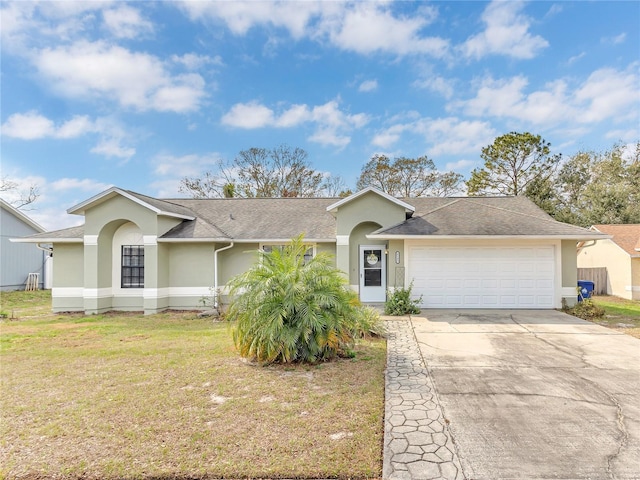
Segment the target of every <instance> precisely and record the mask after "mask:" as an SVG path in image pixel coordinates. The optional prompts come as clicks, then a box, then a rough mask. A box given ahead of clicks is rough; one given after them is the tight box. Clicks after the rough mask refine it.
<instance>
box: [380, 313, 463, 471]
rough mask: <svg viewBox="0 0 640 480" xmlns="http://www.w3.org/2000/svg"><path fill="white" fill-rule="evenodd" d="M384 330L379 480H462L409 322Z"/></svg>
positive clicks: (390, 323)
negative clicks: (383, 413) (382, 440)
mask: <svg viewBox="0 0 640 480" xmlns="http://www.w3.org/2000/svg"><path fill="white" fill-rule="evenodd" d="M386 325H387V369H386V374H385V422H384V424H385V426H384V452H383V468H382V478H383V479H384V480H410V479H420V480H464V479H465V476H464V473H463V471H462V467H461V465H460V460H459V459H458V455H457V452H456V448H455V444H454V443H453V439H452V437H451V434H450V432H449V429H448V427H447V424H446V421H445V419H444V415H443V413H442V407H441V406H440V404H439V402H438V398H437V396H436V393H435V389H434V386H433V381H432V379H431V376H430V375H429V371H428V370H427V368H426V365H425V363H424V360H423V358H422V355H421V353H420V348H419V346H418V342H417V340H416V338H415V335H414V332H413V326H412V324H411V320H410V318H406V317H391V318H388V319H386Z"/></svg>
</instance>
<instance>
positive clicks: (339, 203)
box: [327, 187, 415, 213]
mask: <svg viewBox="0 0 640 480" xmlns="http://www.w3.org/2000/svg"><path fill="white" fill-rule="evenodd" d="M369 192H372V193H375V194H376V195H379V196H381V197H382V198H384V199H386V200H388V201H390V202H392V203H395V204H396V205H399V206H401V207H403V208H404V209H405V211H406V212H414V211H415V207H413V206H412V205H409V204H408V203H406V202H404V201H402V200H400V199H399V198H396V197H392V196H391V195H389V194H388V193H385V192H383V191H381V190H378V189H377V188H374V187H367V188H365V189H363V190H360V191H359V192H356V193H354V194H353V195H349V196H348V197H346V198H343V199H342V200H339V201H337V202H335V203H332V204H331V205H329V206H328V207H327V212H331V213H335V212H337V211H338V208H340V207H341V206H342V205H345V204H346V203H349V202H352V201H353V200H356V199H357V198H360V197H362V196H363V195H366V194H367V193H369Z"/></svg>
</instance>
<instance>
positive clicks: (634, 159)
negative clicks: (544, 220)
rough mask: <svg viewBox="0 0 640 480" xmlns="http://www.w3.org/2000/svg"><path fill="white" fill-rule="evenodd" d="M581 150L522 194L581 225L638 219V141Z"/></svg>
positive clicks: (550, 212) (639, 189) (639, 207)
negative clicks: (602, 148)
mask: <svg viewBox="0 0 640 480" xmlns="http://www.w3.org/2000/svg"><path fill="white" fill-rule="evenodd" d="M629 148H630V147H624V146H620V145H614V146H613V148H611V149H610V150H607V151H605V152H602V153H596V152H589V151H581V152H578V153H576V154H575V155H573V156H571V157H570V158H569V159H568V160H567V161H566V162H565V163H564V164H563V165H562V167H561V168H560V170H559V171H558V172H557V173H556V174H555V175H554V176H552V177H549V178H547V179H536V180H534V181H532V182H531V183H530V184H529V186H528V187H527V193H526V195H527V196H529V197H530V198H531V199H532V200H533V201H534V202H535V203H536V204H537V205H538V206H540V207H541V208H543V209H544V210H545V211H547V212H548V213H549V214H550V215H552V216H553V217H554V218H555V219H556V220H559V221H561V222H567V223H572V224H575V225H581V226H585V227H587V226H590V225H593V224H600V223H638V222H640V144H638V145H636V146H635V151H634V152H630V151H629Z"/></svg>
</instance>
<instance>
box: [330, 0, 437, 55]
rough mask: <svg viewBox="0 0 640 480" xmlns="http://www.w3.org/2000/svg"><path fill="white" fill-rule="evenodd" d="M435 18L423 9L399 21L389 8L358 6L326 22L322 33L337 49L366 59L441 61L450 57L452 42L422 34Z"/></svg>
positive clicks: (346, 9) (368, 4) (370, 5)
mask: <svg viewBox="0 0 640 480" xmlns="http://www.w3.org/2000/svg"><path fill="white" fill-rule="evenodd" d="M435 17H436V10H435V9H433V8H423V9H421V12H420V14H417V15H415V16H410V17H409V16H400V17H396V16H395V15H394V14H393V12H392V11H391V8H389V6H388V5H385V4H382V3H365V2H358V3H355V4H352V5H350V6H349V7H348V8H345V10H344V11H343V12H341V16H340V17H339V18H331V19H327V20H326V21H325V22H324V24H323V25H322V30H323V31H324V32H325V33H326V35H327V36H328V37H329V39H330V41H331V42H332V43H333V44H334V45H335V46H337V47H339V48H342V49H344V50H348V51H353V52H356V53H360V54H364V55H368V54H372V53H376V52H386V53H392V54H397V55H408V54H416V53H424V54H429V55H431V56H434V57H437V58H442V57H444V56H445V55H446V54H447V53H448V49H449V42H448V41H447V40H445V39H443V38H440V37H425V36H422V34H421V32H422V31H423V29H424V28H425V27H427V26H428V25H429V24H430V23H431V22H432V21H433V20H434V18H435Z"/></svg>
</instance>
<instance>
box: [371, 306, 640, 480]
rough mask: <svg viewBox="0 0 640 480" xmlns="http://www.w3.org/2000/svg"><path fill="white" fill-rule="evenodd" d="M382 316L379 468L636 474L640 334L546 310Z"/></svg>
mask: <svg viewBox="0 0 640 480" xmlns="http://www.w3.org/2000/svg"><path fill="white" fill-rule="evenodd" d="M388 324H389V325H390V326H391V328H390V330H391V334H390V338H389V353H388V371H387V377H388V378H387V389H388V391H387V400H386V414H387V421H386V422H385V423H386V430H385V469H384V472H383V473H384V477H385V478H424V479H427V478H455V479H459V478H466V479H474V480H481V479H487V480H495V479H522V480H527V479H572V480H577V479H594V480H595V479H640V340H638V339H636V338H633V337H630V336H627V335H624V334H621V333H618V332H616V331H614V330H611V329H606V328H604V327H600V326H598V325H595V324H592V323H590V322H586V321H583V320H580V319H577V318H574V317H571V316H568V315H566V314H564V313H561V312H557V311H553V310H551V311H546V310H545V311H542V310H536V311H521V310H514V311H497V310H493V311H482V310H477V311H462V310H457V311H451V310H425V311H423V312H422V314H421V315H420V316H415V317H413V318H412V319H411V323H409V322H407V321H406V320H403V321H397V322H395V325H394V322H393V321H390V322H388ZM411 326H412V327H413V328H412V329H411V328H410V327H411ZM407 328H409V329H410V331H409V332H407V331H406V329H407ZM411 330H413V331H411ZM413 335H415V337H414V336H413ZM412 338H413V342H416V341H417V344H418V346H419V353H418V354H417V355H416V354H415V352H412V348H413V347H412ZM420 354H421V355H420ZM423 362H424V363H423ZM425 367H426V368H425ZM412 402H413V403H412ZM418 405H424V406H426V407H427V408H426V413H425V415H426V417H427V418H429V419H432V418H433V421H434V422H435V423H428V424H426V426H428V427H429V428H430V430H429V431H428V432H427V431H426V430H425V429H424V426H425V424H424V423H421V422H420V421H416V422H417V423H412V421H411V420H409V419H410V418H413V416H416V417H420V418H424V416H423V414H422V413H420V414H418V413H412V412H415V411H416V409H417V408H418ZM398 407H402V408H401V409H400V410H399V409H398ZM431 407H433V408H431ZM430 412H433V413H430ZM437 425H442V427H443V428H442V431H441V432H440V431H436V430H437V429H438V428H439V427H437V428H435V427H436V426H437ZM398 427H401V428H400V429H399V428H398ZM421 432H425V433H428V434H429V435H430V436H431V441H432V443H428V442H426V443H425V442H424V440H425V438H424V437H422V436H421V435H420V433H421ZM437 434H442V435H443V437H439V438H438V441H436V438H435V437H436V435H437ZM427 440H429V439H428V438H427ZM425 445H426V447H425ZM415 446H417V447H419V449H420V452H419V451H418V449H417V448H414V447H415ZM436 446H437V447H438V449H436V450H435V452H434V453H435V454H436V456H435V457H434V456H433V455H429V456H427V455H428V454H430V453H431V452H429V450H433V449H435V448H436ZM440 448H444V450H440ZM445 450H446V451H447V452H450V454H451V455H452V456H451V457H449V456H445ZM438 452H440V455H438ZM447 455H448V454H447ZM418 457H419V458H418ZM436 457H437V458H438V459H440V460H444V459H445V458H446V459H448V460H447V462H448V463H445V462H440V463H438V462H437V461H436ZM401 460H406V461H405V462H404V464H401ZM419 461H420V462H432V465H436V466H437V468H438V471H437V472H436V468H434V467H433V466H431V467H429V468H426V467H425V468H424V469H422V470H420V469H419V466H420V468H422V466H424V465H426V463H420V464H419V463H418V462H419ZM412 465H414V467H412ZM454 467H455V468H456V469H458V468H459V467H461V470H457V471H454ZM436 474H437V475H440V476H435V475H436Z"/></svg>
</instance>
